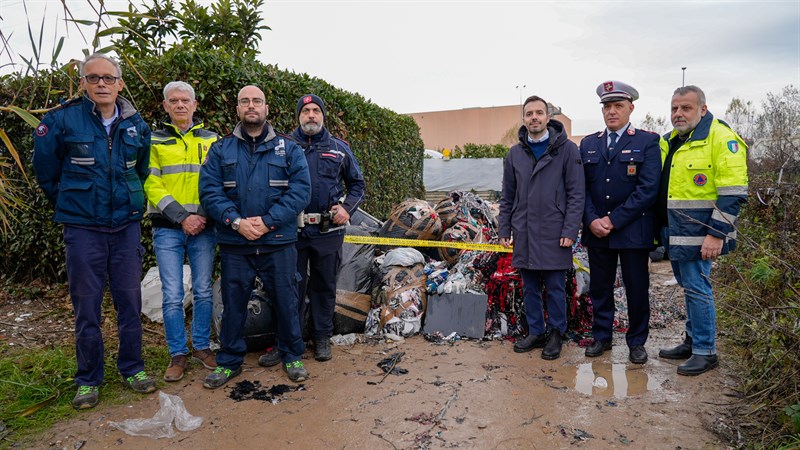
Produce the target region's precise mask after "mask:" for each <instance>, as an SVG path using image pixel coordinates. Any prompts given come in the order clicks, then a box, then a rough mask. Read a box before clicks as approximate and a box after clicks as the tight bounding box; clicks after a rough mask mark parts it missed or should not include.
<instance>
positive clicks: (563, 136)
mask: <svg viewBox="0 0 800 450" xmlns="http://www.w3.org/2000/svg"><path fill="white" fill-rule="evenodd" d="M547 131H548V132H549V133H550V145H548V146H547V152H549V151H550V150H551V149H554V148H557V147H559V146H561V144H563V143H564V141H566V140H567V133H565V132H564V124H562V123H561V122H559V121H557V120H554V119H550V121H549V122H547ZM517 134H518V137H519V143H520V145H522V146H523V147H527V146H528V129H527V128H526V127H525V125H522V126H521V127H519V132H518V133H517Z"/></svg>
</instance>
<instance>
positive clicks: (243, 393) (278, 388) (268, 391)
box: [230, 380, 306, 405]
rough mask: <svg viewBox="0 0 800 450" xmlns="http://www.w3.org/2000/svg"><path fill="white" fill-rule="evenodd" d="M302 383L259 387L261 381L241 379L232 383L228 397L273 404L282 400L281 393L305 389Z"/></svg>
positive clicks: (238, 400) (239, 400)
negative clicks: (232, 386)
mask: <svg viewBox="0 0 800 450" xmlns="http://www.w3.org/2000/svg"><path fill="white" fill-rule="evenodd" d="M305 390H306V388H305V386H304V385H302V384H299V385H295V386H289V385H287V384H275V385H273V386H270V387H269V388H263V387H261V382H260V381H258V380H256V381H249V380H242V381H239V382H238V383H236V384H235V385H234V388H233V389H231V393H230V398H232V399H233V400H236V401H237V402H241V401H243V400H261V401H264V402H269V403H272V404H273V405H275V404H277V403H280V402H281V400H283V395H284V394H287V393H289V392H297V391H305Z"/></svg>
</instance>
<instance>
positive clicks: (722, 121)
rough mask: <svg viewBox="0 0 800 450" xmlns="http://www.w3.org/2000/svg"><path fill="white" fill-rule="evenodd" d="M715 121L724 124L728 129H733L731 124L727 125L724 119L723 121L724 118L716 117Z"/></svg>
mask: <svg viewBox="0 0 800 450" xmlns="http://www.w3.org/2000/svg"><path fill="white" fill-rule="evenodd" d="M717 122H719V123H721V124H723V125H725V127H727V128H728V129H729V130H731V131H733V128H731V126H730V125H728V122H725V121H724V120H722V119H717Z"/></svg>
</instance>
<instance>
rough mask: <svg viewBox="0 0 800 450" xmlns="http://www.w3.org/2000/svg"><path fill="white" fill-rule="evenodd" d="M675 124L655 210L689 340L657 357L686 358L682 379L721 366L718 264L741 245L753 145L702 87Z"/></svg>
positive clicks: (675, 105) (682, 106) (685, 99)
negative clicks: (721, 116) (713, 106)
mask: <svg viewBox="0 0 800 450" xmlns="http://www.w3.org/2000/svg"><path fill="white" fill-rule="evenodd" d="M671 111H672V112H671V118H672V125H673V126H674V127H675V129H674V130H673V131H672V132H671V133H669V134H667V135H665V136H664V139H665V140H666V142H662V149H661V158H662V161H663V163H664V164H663V169H662V173H661V186H660V189H659V196H658V201H657V203H656V212H657V214H658V215H659V216H660V218H661V220H662V224H663V225H665V226H664V228H663V229H662V238H664V239H666V241H665V242H664V244H665V246H666V245H668V254H669V258H670V261H671V262H672V270H673V272H674V273H675V278H676V279H677V280H678V283H679V284H680V285H681V286H682V287H683V288H684V290H685V301H686V316H687V319H686V337H685V339H684V342H683V343H682V344H680V345H678V346H677V347H673V348H669V349H662V350H661V351H660V352H659V353H658V356H659V357H661V358H667V359H687V358H688V359H687V361H686V362H684V363H683V364H681V365H680V366H678V374H680V375H699V374H701V373H705V372H707V371H709V370H711V369H713V368H715V367H717V365H718V364H719V363H718V360H717V353H716V346H715V334H716V310H715V306H714V296H713V291H712V288H711V280H710V279H709V276H710V274H711V262H712V261H713V260H714V259H715V258H716V257H717V256H720V255H724V254H726V253H728V252H730V251H733V249H734V248H735V246H736V228H735V223H736V218H737V216H738V215H739V210H740V208H741V206H742V204H743V203H744V202H745V201H746V200H747V154H746V153H747V146H746V145H745V143H744V141H743V140H742V138H741V137H739V135H738V134H736V132H735V131H733V130H732V129H731V128H730V127H729V126H728V124H726V123H725V122H722V121H720V120H718V119H715V118H714V116H713V115H712V114H711V113H710V112H709V111H708V108H707V106H706V98H705V94H704V93H703V91H702V90H701V89H700V88H698V87H696V86H685V87H681V88H678V89H676V90H675V93H674V95H673V96H672V110H671Z"/></svg>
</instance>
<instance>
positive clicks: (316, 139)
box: [292, 127, 331, 147]
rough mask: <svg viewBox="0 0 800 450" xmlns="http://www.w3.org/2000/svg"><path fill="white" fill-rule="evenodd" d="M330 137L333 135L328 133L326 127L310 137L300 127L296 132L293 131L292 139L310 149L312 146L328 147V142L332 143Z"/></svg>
mask: <svg viewBox="0 0 800 450" xmlns="http://www.w3.org/2000/svg"><path fill="white" fill-rule="evenodd" d="M330 137H331V134H330V132H328V129H327V128H326V127H322V130H321V131H320V132H319V133H317V134H314V135H308V134H306V133H304V132H303V129H302V128H300V127H297V128H295V130H294V131H292V139H294V140H295V141H296V142H297V143H298V144H300V145H302V146H303V147H308V146H311V145H320V146H327V145H328V142H329V141H330Z"/></svg>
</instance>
